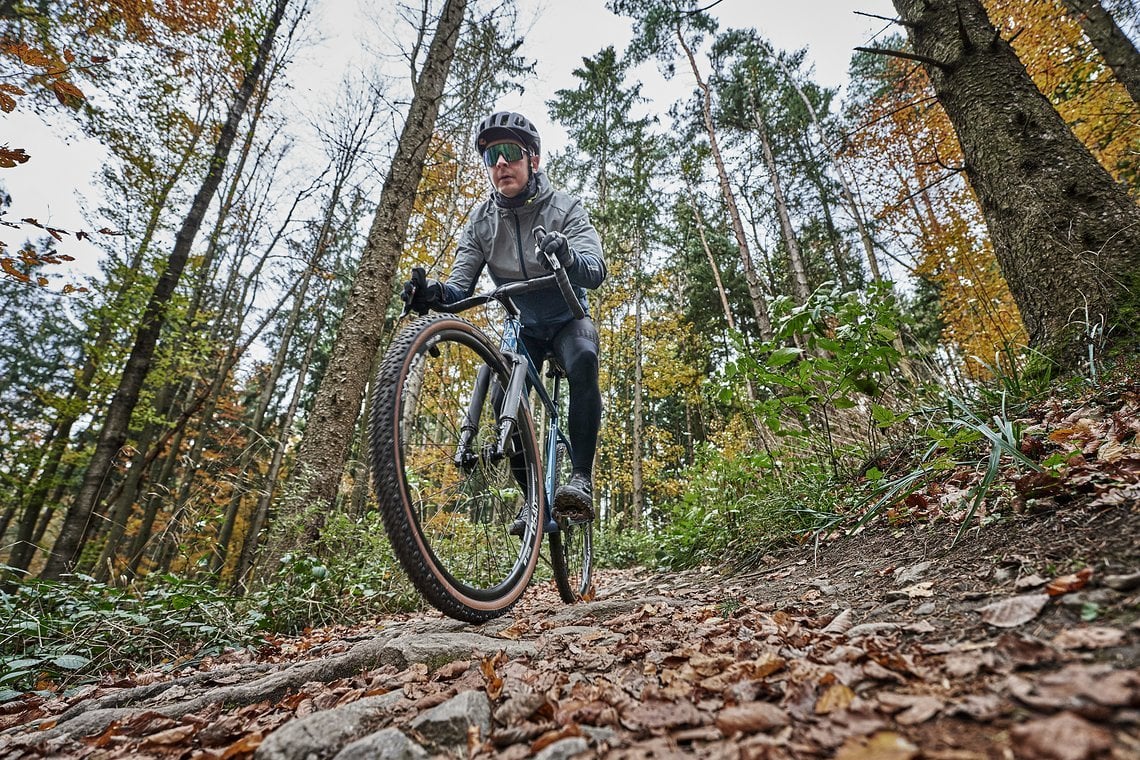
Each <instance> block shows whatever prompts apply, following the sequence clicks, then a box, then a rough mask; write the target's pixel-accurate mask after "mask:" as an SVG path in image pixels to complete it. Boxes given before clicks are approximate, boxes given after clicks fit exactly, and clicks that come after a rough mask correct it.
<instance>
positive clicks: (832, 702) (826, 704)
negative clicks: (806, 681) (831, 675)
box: [815, 683, 855, 715]
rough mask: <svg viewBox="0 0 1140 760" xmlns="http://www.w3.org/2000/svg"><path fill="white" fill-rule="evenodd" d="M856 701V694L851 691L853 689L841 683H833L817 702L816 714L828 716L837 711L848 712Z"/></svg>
mask: <svg viewBox="0 0 1140 760" xmlns="http://www.w3.org/2000/svg"><path fill="white" fill-rule="evenodd" d="M854 699H855V692H854V691H852V690H851V687H849V686H845V685H844V684H841V683H833V684H832V685H831V686H829V687H827V691H825V692H823V694H821V695H820V697H819V699H818V700H816V703H815V714H816V715H827V714H828V713H832V712H835V711H837V710H846V709H847V707H848V706H849V705H850V704H851V701H852V700H854Z"/></svg>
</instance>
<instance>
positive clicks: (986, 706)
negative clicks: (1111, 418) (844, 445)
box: [0, 505, 1140, 760]
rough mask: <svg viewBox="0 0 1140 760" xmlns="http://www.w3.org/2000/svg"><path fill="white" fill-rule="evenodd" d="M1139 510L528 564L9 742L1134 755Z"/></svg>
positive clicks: (265, 749)
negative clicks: (489, 607) (647, 562)
mask: <svg viewBox="0 0 1140 760" xmlns="http://www.w3.org/2000/svg"><path fill="white" fill-rule="evenodd" d="M1135 510H1136V507H1135V505H1119V506H1115V507H1112V508H1108V509H1083V510H1070V511H1062V510H1057V511H1053V512H1048V513H1044V514H1036V515H1022V516H1014V517H1012V518H1009V519H1006V520H1004V521H1002V522H999V523H995V524H992V525H989V526H987V527H985V528H984V529H981V530H978V531H974V532H970V533H967V534H966V535H965V536H964V537H963V538H962V539H961V540H959V541H958V542H957V543H954V542H953V539H954V536H955V530H954V528H953V526H951V525H949V524H945V523H943V524H941V525H938V524H933V525H932V524H925V525H911V526H906V527H901V528H895V529H891V528H888V527H886V526H884V527H880V528H875V529H872V530H867V531H864V532H862V533H861V534H859V535H856V536H846V537H841V538H837V539H834V540H831V541H827V542H823V543H822V544H820V545H818V546H816V545H813V544H806V545H804V546H800V547H794V548H789V549H786V550H784V551H782V552H779V553H774V554H772V555H769V556H765V557H764V558H762V559H759V560H758V561H757V567H756V568H755V569H753V570H751V571H750V572H747V573H746V574H736V575H733V576H726V575H722V574H719V573H717V572H714V571H712V570H709V569H706V570H702V571H691V572H683V573H645V572H632V571H603V572H602V573H600V574H599V578H598V581H599V583H598V595H597V598H596V599H595V600H594V601H592V602H589V603H586V604H581V605H577V606H565V605H563V604H561V603H560V602H559V601H558V597H557V593H556V592H555V590H554V589H553V587H552V585H551V584H536V585H535V587H533V588H532V589H531V590H530V591H529V592H528V594H527V595H526V597H525V598H524V601H523V602H522V603H521V604H520V605H519V607H517V608H516V609H515V610H514V611H513V613H512V614H511V615H509V616H507V617H504V618H501V619H499V620H496V621H493V622H491V623H488V624H485V625H482V626H470V625H464V624H461V623H458V622H455V621H451V620H448V619H446V618H443V617H442V616H440V615H438V614H437V613H434V612H431V611H428V612H424V613H420V614H415V615H406V616H401V617H398V618H390V619H385V620H382V621H378V622H377V623H376V624H375V625H373V626H369V627H357V628H351V629H350V628H343V629H322V630H317V631H312V632H309V633H308V634H307V635H305V636H303V637H298V638H277V639H272V640H267V641H266V642H265V644H264V646H262V647H261V648H260V649H258V650H256V651H251V652H241V653H232V654H229V655H226V656H225V657H222V658H218V659H213V660H208V661H204V662H201V663H198V664H197V665H196V667H194V668H187V669H186V670H184V671H182V672H181V673H179V674H177V675H176V676H171V675H169V674H163V675H159V674H141V675H135V676H133V677H131V678H130V679H122V680H120V681H117V682H116V681H111V680H108V681H105V682H101V683H99V684H95V685H91V686H88V687H84V688H82V689H80V690H78V691H77V692H75V693H72V694H68V695H66V696H62V697H60V698H58V699H52V700H44V699H40V698H29V699H25V700H23V701H20V702H14V703H8V704H6V705H4V706H3V712H2V714H0V727H2V728H3V729H4V730H3V732H2V733H0V758H2V759H3V760H8V759H9V758H23V757H40V756H45V757H91V758H111V757H126V756H131V757H154V758H175V757H178V758H240V757H250V756H252V757H256V758H297V759H300V758H324V757H329V758H331V757H338V758H343V759H347V758H363V757H391V758H414V757H430V756H438V757H505V758H522V757H530V756H537V757H543V758H569V757H578V756H581V757H611V758H651V757H652V758H658V757H670V756H691V757H714V758H756V757H762V758H798V757H836V758H840V759H841V760H855V759H857V758H928V759H938V758H942V759H944V760H950V759H953V760H966V759H968V758H1008V757H1017V758H1064V759H1065V760H1080V759H1081V758H1136V757H1140V709H1138V708H1140V671H1138V670H1137V669H1136V663H1137V662H1138V660H1140V658H1138V657H1137V654H1138V652H1140V621H1138V620H1137V616H1138V610H1140V604H1138V600H1140V575H1138V571H1140V536H1138V535H1137V533H1138V531H1137V519H1136V517H1137V515H1136V511H1135ZM1085 568H1087V570H1086V569H1085ZM1070 571H1073V572H1070ZM1089 571H1091V573H1090V572H1089Z"/></svg>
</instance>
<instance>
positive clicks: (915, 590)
mask: <svg viewBox="0 0 1140 760" xmlns="http://www.w3.org/2000/svg"><path fill="white" fill-rule="evenodd" d="M933 587H934V581H923V582H922V583H916V584H914V585H913V586H907V587H906V588H902V589H899V591H900V592H901V593H904V594H906V595H907V596H909V597H910V598H911V599H918V598H922V597H927V596H934V588H933Z"/></svg>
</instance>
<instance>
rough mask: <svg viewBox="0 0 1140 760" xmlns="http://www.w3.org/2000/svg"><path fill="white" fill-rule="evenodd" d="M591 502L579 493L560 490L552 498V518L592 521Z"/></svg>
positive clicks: (592, 509) (592, 508)
mask: <svg viewBox="0 0 1140 760" xmlns="http://www.w3.org/2000/svg"><path fill="white" fill-rule="evenodd" d="M592 501H593V500H592V499H591V498H590V497H589V496H587V495H586V494H584V493H582V492H581V491H577V490H571V489H568V488H565V487H563V488H560V489H559V490H558V493H557V494H555V496H554V510H553V511H554V516H555V517H569V518H572V519H576V520H593V519H594V507H593V504H591V502H592Z"/></svg>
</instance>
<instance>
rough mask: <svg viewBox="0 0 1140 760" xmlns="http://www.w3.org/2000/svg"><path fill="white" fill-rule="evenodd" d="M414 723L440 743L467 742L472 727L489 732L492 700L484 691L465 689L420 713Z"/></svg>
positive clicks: (436, 743)
mask: <svg viewBox="0 0 1140 760" xmlns="http://www.w3.org/2000/svg"><path fill="white" fill-rule="evenodd" d="M411 727H412V730H414V731H415V732H416V733H418V734H420V735H421V736H423V737H424V738H425V739H426V740H427V741H429V742H430V743H431V744H433V745H435V746H437V747H455V746H466V744H467V732H468V730H469V729H472V728H475V729H478V731H479V735H480V736H486V735H487V734H489V733H490V731H491V703H490V701H489V700H488V699H487V695H486V694H485V693H484V692H482V691H465V692H463V693H462V694H458V695H456V696H455V697H452V698H451V699H449V700H447V701H446V702H444V703H443V704H442V705H439V706H438V707H433V708H432V709H431V710H428V711H427V712H425V713H422V714H420V715H419V716H417V717H416V719H415V720H413V721H412V726H411Z"/></svg>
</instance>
